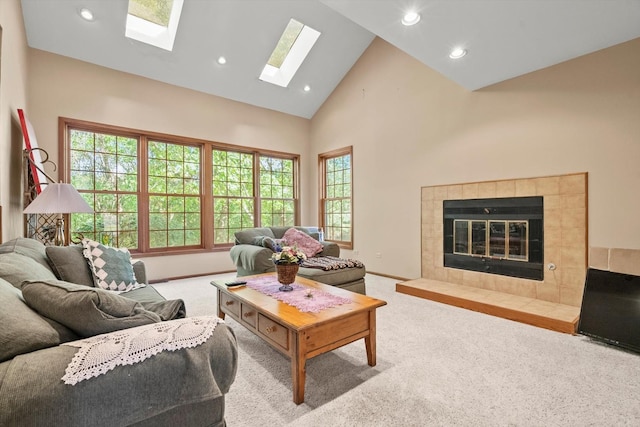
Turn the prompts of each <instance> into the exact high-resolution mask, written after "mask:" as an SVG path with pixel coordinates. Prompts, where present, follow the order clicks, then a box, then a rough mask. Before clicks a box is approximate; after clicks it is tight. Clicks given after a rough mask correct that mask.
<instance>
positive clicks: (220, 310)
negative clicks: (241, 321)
mask: <svg viewBox="0 0 640 427" xmlns="http://www.w3.org/2000/svg"><path fill="white" fill-rule="evenodd" d="M220 297H222V291H221V290H219V289H218V317H219V318H221V319H224V316H225V313H224V311H222V309H221V308H220V301H221V300H220Z"/></svg>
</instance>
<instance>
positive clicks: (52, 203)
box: [23, 183, 93, 246]
mask: <svg viewBox="0 0 640 427" xmlns="http://www.w3.org/2000/svg"><path fill="white" fill-rule="evenodd" d="M23 212H24V213H26V214H57V215H58V218H57V220H56V233H55V240H54V241H55V244H56V246H64V245H65V238H64V218H63V216H62V215H63V214H70V213H93V209H91V206H89V205H88V204H87V202H86V201H85V200H84V199H83V198H82V196H81V195H80V193H78V190H76V189H75V187H74V186H73V185H71V184H63V183H51V184H47V186H46V187H45V189H44V190H42V193H40V194H39V195H38V197H36V198H35V199H33V201H32V202H31V203H30V204H29V206H27V207H26V209H25V210H24V211H23Z"/></svg>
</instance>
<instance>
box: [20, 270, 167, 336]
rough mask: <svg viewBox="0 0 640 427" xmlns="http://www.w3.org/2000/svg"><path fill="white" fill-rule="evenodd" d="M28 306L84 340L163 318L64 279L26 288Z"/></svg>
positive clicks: (33, 283) (31, 283) (134, 303)
mask: <svg viewBox="0 0 640 427" xmlns="http://www.w3.org/2000/svg"><path fill="white" fill-rule="evenodd" d="M22 295H23V296H24V299H25V301H26V302H27V305H28V306H29V307H31V308H32V309H34V310H36V311H37V312H39V313H40V314H42V315H43V316H46V317H48V318H49V319H53V320H55V321H57V322H59V323H61V324H63V325H65V326H66V327H67V328H69V329H71V330H72V331H74V332H75V333H76V334H78V335H79V336H81V337H91V336H94V335H99V334H105V333H107V332H113V331H117V330H120V329H125V328H133V327H135V326H140V325H146V324H149V323H157V322H160V321H161V320H162V319H161V318H160V316H159V315H157V314H156V313H154V312H152V311H149V310H146V309H145V308H144V307H143V306H142V304H140V303H139V302H137V301H134V300H132V299H129V298H125V297H123V296H120V295H118V294H115V293H113V292H109V291H106V290H103V289H98V288H89V287H87V286H83V285H76V284H75V283H68V282H63V281H61V280H47V281H28V282H25V283H24V284H23V285H22Z"/></svg>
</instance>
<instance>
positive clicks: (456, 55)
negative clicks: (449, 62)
mask: <svg viewBox="0 0 640 427" xmlns="http://www.w3.org/2000/svg"><path fill="white" fill-rule="evenodd" d="M466 54H467V50H466V49H463V48H461V47H456V48H455V49H453V50H452V51H451V53H450V54H449V58H451V59H460V58H462V57H463V56H465V55H466Z"/></svg>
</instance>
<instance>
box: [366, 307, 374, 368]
mask: <svg viewBox="0 0 640 427" xmlns="http://www.w3.org/2000/svg"><path fill="white" fill-rule="evenodd" d="M364 345H365V347H366V348H367V363H368V364H369V366H376V311H375V310H369V335H367V336H366V337H364Z"/></svg>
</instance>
